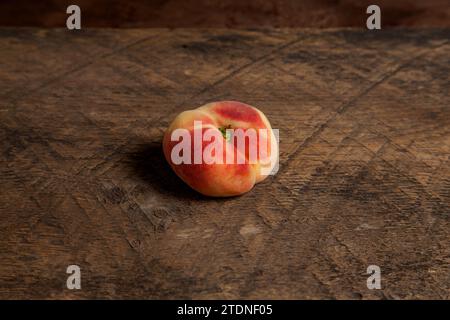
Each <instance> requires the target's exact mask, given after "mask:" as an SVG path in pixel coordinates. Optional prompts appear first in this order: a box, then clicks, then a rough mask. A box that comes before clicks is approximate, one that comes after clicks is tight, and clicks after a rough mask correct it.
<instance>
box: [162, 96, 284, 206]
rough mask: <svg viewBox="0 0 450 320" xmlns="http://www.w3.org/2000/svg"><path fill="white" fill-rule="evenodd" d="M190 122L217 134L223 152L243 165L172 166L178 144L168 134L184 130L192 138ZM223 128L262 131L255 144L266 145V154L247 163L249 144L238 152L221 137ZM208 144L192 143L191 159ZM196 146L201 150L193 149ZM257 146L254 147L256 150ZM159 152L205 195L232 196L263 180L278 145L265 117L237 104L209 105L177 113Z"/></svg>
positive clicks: (185, 164)
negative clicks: (264, 133)
mask: <svg viewBox="0 0 450 320" xmlns="http://www.w3.org/2000/svg"><path fill="white" fill-rule="evenodd" d="M194 121H201V123H202V130H204V129H206V128H209V129H213V130H217V131H218V132H220V140H221V141H220V143H222V144H223V152H224V153H226V152H231V153H234V155H235V156H236V154H237V153H240V155H241V156H243V157H245V160H246V161H245V162H244V163H236V161H234V163H229V162H227V161H224V163H211V164H207V163H204V162H202V163H200V164H195V163H194V161H193V159H192V161H191V162H190V163H181V164H175V162H174V161H173V159H172V151H173V149H174V147H175V146H176V145H177V144H178V143H179V141H178V140H176V141H172V140H174V139H173V138H172V133H173V132H174V130H176V129H186V130H187V131H189V132H190V133H192V135H193V132H194ZM226 129H242V130H243V131H244V132H245V131H246V130H248V129H252V130H255V132H259V131H258V130H259V129H265V130H266V132H267V135H264V137H260V136H259V135H258V138H260V139H258V140H257V141H256V143H259V144H261V143H267V153H266V155H265V156H264V155H263V156H262V155H261V154H259V153H258V155H257V159H256V161H249V152H248V151H249V145H248V144H246V145H245V151H244V152H243V153H242V150H240V149H239V150H238V149H237V148H236V145H235V144H233V143H232V142H233V138H231V139H230V137H228V136H227V135H226V134H225V130H226ZM263 131H264V130H263ZM202 132H203V131H202ZM246 142H248V141H246ZM210 143H212V142H211V141H202V142H201V145H200V146H198V145H197V146H194V145H193V144H192V152H191V156H192V158H193V155H194V153H195V152H202V150H204V149H205V148H206V147H207V145H208V144H210ZM248 143H251V142H248ZM199 147H200V148H201V150H196V148H197V149H198V148H199ZM260 147H261V146H260V145H258V148H260ZM163 151H164V156H165V158H166V160H167V162H168V163H169V164H170V166H171V167H172V169H173V170H174V171H175V173H176V174H177V175H178V176H179V177H180V178H181V179H182V180H183V181H184V182H185V183H187V184H188V185H189V186H190V187H191V188H193V189H194V190H196V191H198V192H200V193H202V194H204V195H206V196H214V197H229V196H236V195H240V194H243V193H246V192H248V191H249V190H251V189H252V188H253V186H254V185H255V184H256V183H258V182H261V181H262V180H264V179H265V178H266V177H267V175H268V173H269V172H270V171H271V170H272V169H273V166H274V165H275V163H276V162H277V161H278V144H277V141H276V138H275V135H274V132H273V130H272V127H271V126H270V123H269V121H268V120H267V118H266V116H265V115H264V114H263V113H262V112H261V111H260V110H258V109H257V108H255V107H252V106H250V105H248V104H245V103H241V102H237V101H221V102H212V103H208V104H206V105H204V106H201V107H199V108H197V109H194V110H188V111H184V112H182V113H180V114H179V115H178V116H177V117H176V118H175V120H174V121H173V122H172V123H171V125H170V126H169V128H168V129H167V130H166V133H165V134H164V138H163ZM236 157H237V156H236ZM262 157H266V158H265V159H263V158H262ZM269 158H270V159H269ZM262 169H266V170H262Z"/></svg>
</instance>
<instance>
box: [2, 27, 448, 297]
mask: <svg viewBox="0 0 450 320" xmlns="http://www.w3.org/2000/svg"><path fill="white" fill-rule="evenodd" d="M449 38H450V30H448V29H444V30H437V29H436V30H432V29H430V30H392V31H382V32H364V31H356V30H351V29H336V30H308V31H302V30H296V29H290V30H273V29H270V30H241V31H236V30H196V29H186V30H183V29H178V30H166V29H152V30H145V29H142V30H139V29H136V30H101V29H91V30H89V29H86V30H82V31H81V32H69V31H67V30H62V29H61V30H58V29H47V30H44V29H26V28H25V29H20V28H18V29H15V28H1V29H0V60H1V64H0V119H1V121H0V141H1V143H0V215H1V222H2V223H1V224H0V261H1V263H0V298H4V299H11V298H56V299H84V298H145V299H160V298H168V299H173V298H207V299H209V298H244V299H247V298H281V299H284V298H288V299H297V298H330V299H331V298H338V299H343V298H351V299H361V298H362V299H397V298H401V299H411V298H414V299H420V298H447V299H449V298H450V243H449V241H450V163H449V155H450V132H449V131H450V107H449V102H450V99H449V85H450V82H449V72H450V44H449V41H448V39H449ZM224 99H234V100H240V101H243V102H246V103H249V104H252V105H255V106H257V107H259V108H260V109H261V110H262V111H263V112H264V113H265V114H266V115H267V116H268V118H269V119H270V121H271V123H272V125H273V127H275V128H278V129H279V130H280V139H281V142H280V147H281V154H280V157H281V167H280V171H279V172H278V174H277V175H276V176H274V177H270V178H269V179H267V180H266V181H264V182H263V183H261V184H259V185H257V186H256V187H255V188H254V190H252V191H251V192H250V193H248V194H246V195H243V196H241V197H237V198H230V199H220V200H217V199H208V198H204V197H202V196H200V195H199V194H197V193H195V192H194V191H192V190H190V189H189V188H188V187H187V186H185V185H184V184H183V183H182V182H181V181H180V180H179V179H178V178H177V177H176V176H175V175H174V174H173V173H172V171H171V170H170V168H169V167H168V165H167V164H166V162H165V160H164V159H163V156H162V152H161V139H162V135H163V132H164V130H165V128H166V127H167V126H168V124H169V122H170V121H171V120H172V119H173V117H174V116H175V115H176V114H177V113H179V112H180V111H182V110H185V109H190V108H193V107H197V106H199V105H202V104H204V103H206V102H208V101H214V100H224ZM70 264H77V265H79V266H80V267H81V272H82V289H81V290H78V291H77V290H75V291H72V290H68V289H67V288H66V278H67V276H68V275H67V274H66V272H65V271H66V268H67V266H68V265H70ZM370 264H376V265H379V266H380V267H381V271H382V289H381V290H369V289H367V287H366V279H367V277H368V275H366V268H367V266H368V265H370Z"/></svg>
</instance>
